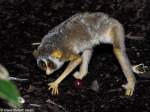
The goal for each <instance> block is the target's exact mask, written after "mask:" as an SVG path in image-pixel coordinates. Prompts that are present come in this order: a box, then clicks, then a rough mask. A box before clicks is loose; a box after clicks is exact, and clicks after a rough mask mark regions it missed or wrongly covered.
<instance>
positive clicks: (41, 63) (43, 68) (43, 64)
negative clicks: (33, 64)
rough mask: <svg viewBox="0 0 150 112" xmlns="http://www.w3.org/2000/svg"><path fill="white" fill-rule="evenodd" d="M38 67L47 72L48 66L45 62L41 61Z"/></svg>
mask: <svg viewBox="0 0 150 112" xmlns="http://www.w3.org/2000/svg"><path fill="white" fill-rule="evenodd" d="M38 66H39V67H40V68H41V69H42V70H45V69H46V64H45V62H44V61H42V60H40V61H39V62H38Z"/></svg>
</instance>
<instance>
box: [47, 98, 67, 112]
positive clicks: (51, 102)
mask: <svg viewBox="0 0 150 112" xmlns="http://www.w3.org/2000/svg"><path fill="white" fill-rule="evenodd" d="M46 102H47V103H50V104H53V105H56V106H57V107H59V108H60V109H62V110H63V111H65V112H68V111H67V110H66V109H65V108H64V107H63V106H61V105H58V104H56V103H55V102H53V101H52V100H51V99H48V100H47V101H46Z"/></svg>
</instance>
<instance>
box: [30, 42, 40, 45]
mask: <svg viewBox="0 0 150 112" xmlns="http://www.w3.org/2000/svg"><path fill="white" fill-rule="evenodd" d="M32 45H33V46H36V45H40V43H39V42H35V43H32Z"/></svg>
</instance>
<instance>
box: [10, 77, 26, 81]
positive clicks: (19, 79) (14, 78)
mask: <svg viewBox="0 0 150 112" xmlns="http://www.w3.org/2000/svg"><path fill="white" fill-rule="evenodd" d="M9 80H15V81H28V79H21V78H16V77H9Z"/></svg>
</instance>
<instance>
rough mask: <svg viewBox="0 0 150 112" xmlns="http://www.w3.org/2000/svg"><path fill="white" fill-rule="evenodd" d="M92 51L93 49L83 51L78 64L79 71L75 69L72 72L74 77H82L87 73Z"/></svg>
mask: <svg viewBox="0 0 150 112" xmlns="http://www.w3.org/2000/svg"><path fill="white" fill-rule="evenodd" d="M92 51H93V50H92V49H87V50H85V51H84V52H83V54H82V57H81V58H82V64H81V66H80V71H77V72H75V73H74V74H73V76H74V77H75V78H76V79H83V78H84V77H85V76H86V74H87V73H88V65H89V62H90V59H91V57H92Z"/></svg>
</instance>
